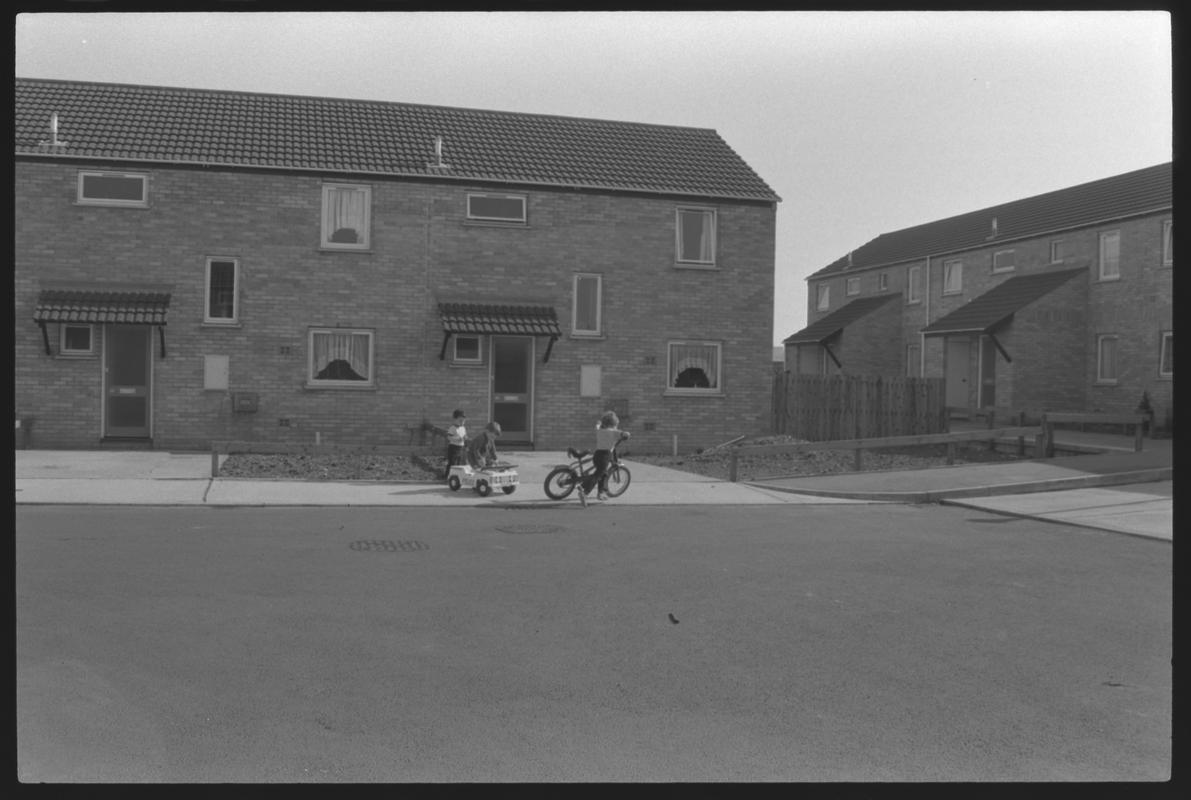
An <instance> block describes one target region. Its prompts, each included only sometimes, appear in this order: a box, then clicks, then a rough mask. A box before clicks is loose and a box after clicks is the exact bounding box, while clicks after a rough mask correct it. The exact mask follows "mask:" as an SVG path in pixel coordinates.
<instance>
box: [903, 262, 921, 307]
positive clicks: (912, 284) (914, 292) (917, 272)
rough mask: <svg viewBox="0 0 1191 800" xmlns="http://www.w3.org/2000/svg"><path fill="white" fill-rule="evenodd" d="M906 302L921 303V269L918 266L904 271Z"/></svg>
mask: <svg viewBox="0 0 1191 800" xmlns="http://www.w3.org/2000/svg"><path fill="white" fill-rule="evenodd" d="M906 302H907V303H920V302H922V267H921V266H919V265H915V266H913V267H910V268H909V269H908V270H907V271H906Z"/></svg>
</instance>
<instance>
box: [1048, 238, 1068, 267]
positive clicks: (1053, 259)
mask: <svg viewBox="0 0 1191 800" xmlns="http://www.w3.org/2000/svg"><path fill="white" fill-rule="evenodd" d="M1066 244H1067V240H1066V239H1051V242H1050V263H1052V264H1062V263H1063V261H1064V260H1065V259H1066V257H1067V256H1066V254H1065V253H1064V252H1063V248H1064V246H1065V245H1066Z"/></svg>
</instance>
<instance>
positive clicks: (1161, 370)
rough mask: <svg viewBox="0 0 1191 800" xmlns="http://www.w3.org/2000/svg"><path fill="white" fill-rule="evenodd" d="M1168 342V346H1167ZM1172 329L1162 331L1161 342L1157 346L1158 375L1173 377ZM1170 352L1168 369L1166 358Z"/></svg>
mask: <svg viewBox="0 0 1191 800" xmlns="http://www.w3.org/2000/svg"><path fill="white" fill-rule="evenodd" d="M1168 343H1169V347H1168ZM1173 350H1174V331H1162V335H1161V344H1160V345H1159V346H1158V377H1159V378H1173V377H1174V357H1173ZM1168 354H1170V356H1169V357H1170V369H1166V359H1167V357H1168Z"/></svg>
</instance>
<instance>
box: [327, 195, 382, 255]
mask: <svg viewBox="0 0 1191 800" xmlns="http://www.w3.org/2000/svg"><path fill="white" fill-rule="evenodd" d="M370 200H371V190H370V189H369V188H368V187H365V186H324V187H323V246H324V247H337V248H344V249H363V248H366V247H368V217H369V205H370Z"/></svg>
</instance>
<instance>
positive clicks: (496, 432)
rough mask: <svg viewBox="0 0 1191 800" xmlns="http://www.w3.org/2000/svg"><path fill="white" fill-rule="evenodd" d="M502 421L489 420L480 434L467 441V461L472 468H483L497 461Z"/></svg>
mask: <svg viewBox="0 0 1191 800" xmlns="http://www.w3.org/2000/svg"><path fill="white" fill-rule="evenodd" d="M499 436H500V423H499V422H489V423H488V424H487V425H485V426H484V430H483V431H481V432H480V435H479V436H477V437H476V438H474V439H472V440H471V441H470V442H468V443H467V463H468V464H470V465H471V468H472V469H483V468H484V467H490V466H492V465H493V464H495V463H496V439H497V437H499Z"/></svg>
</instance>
